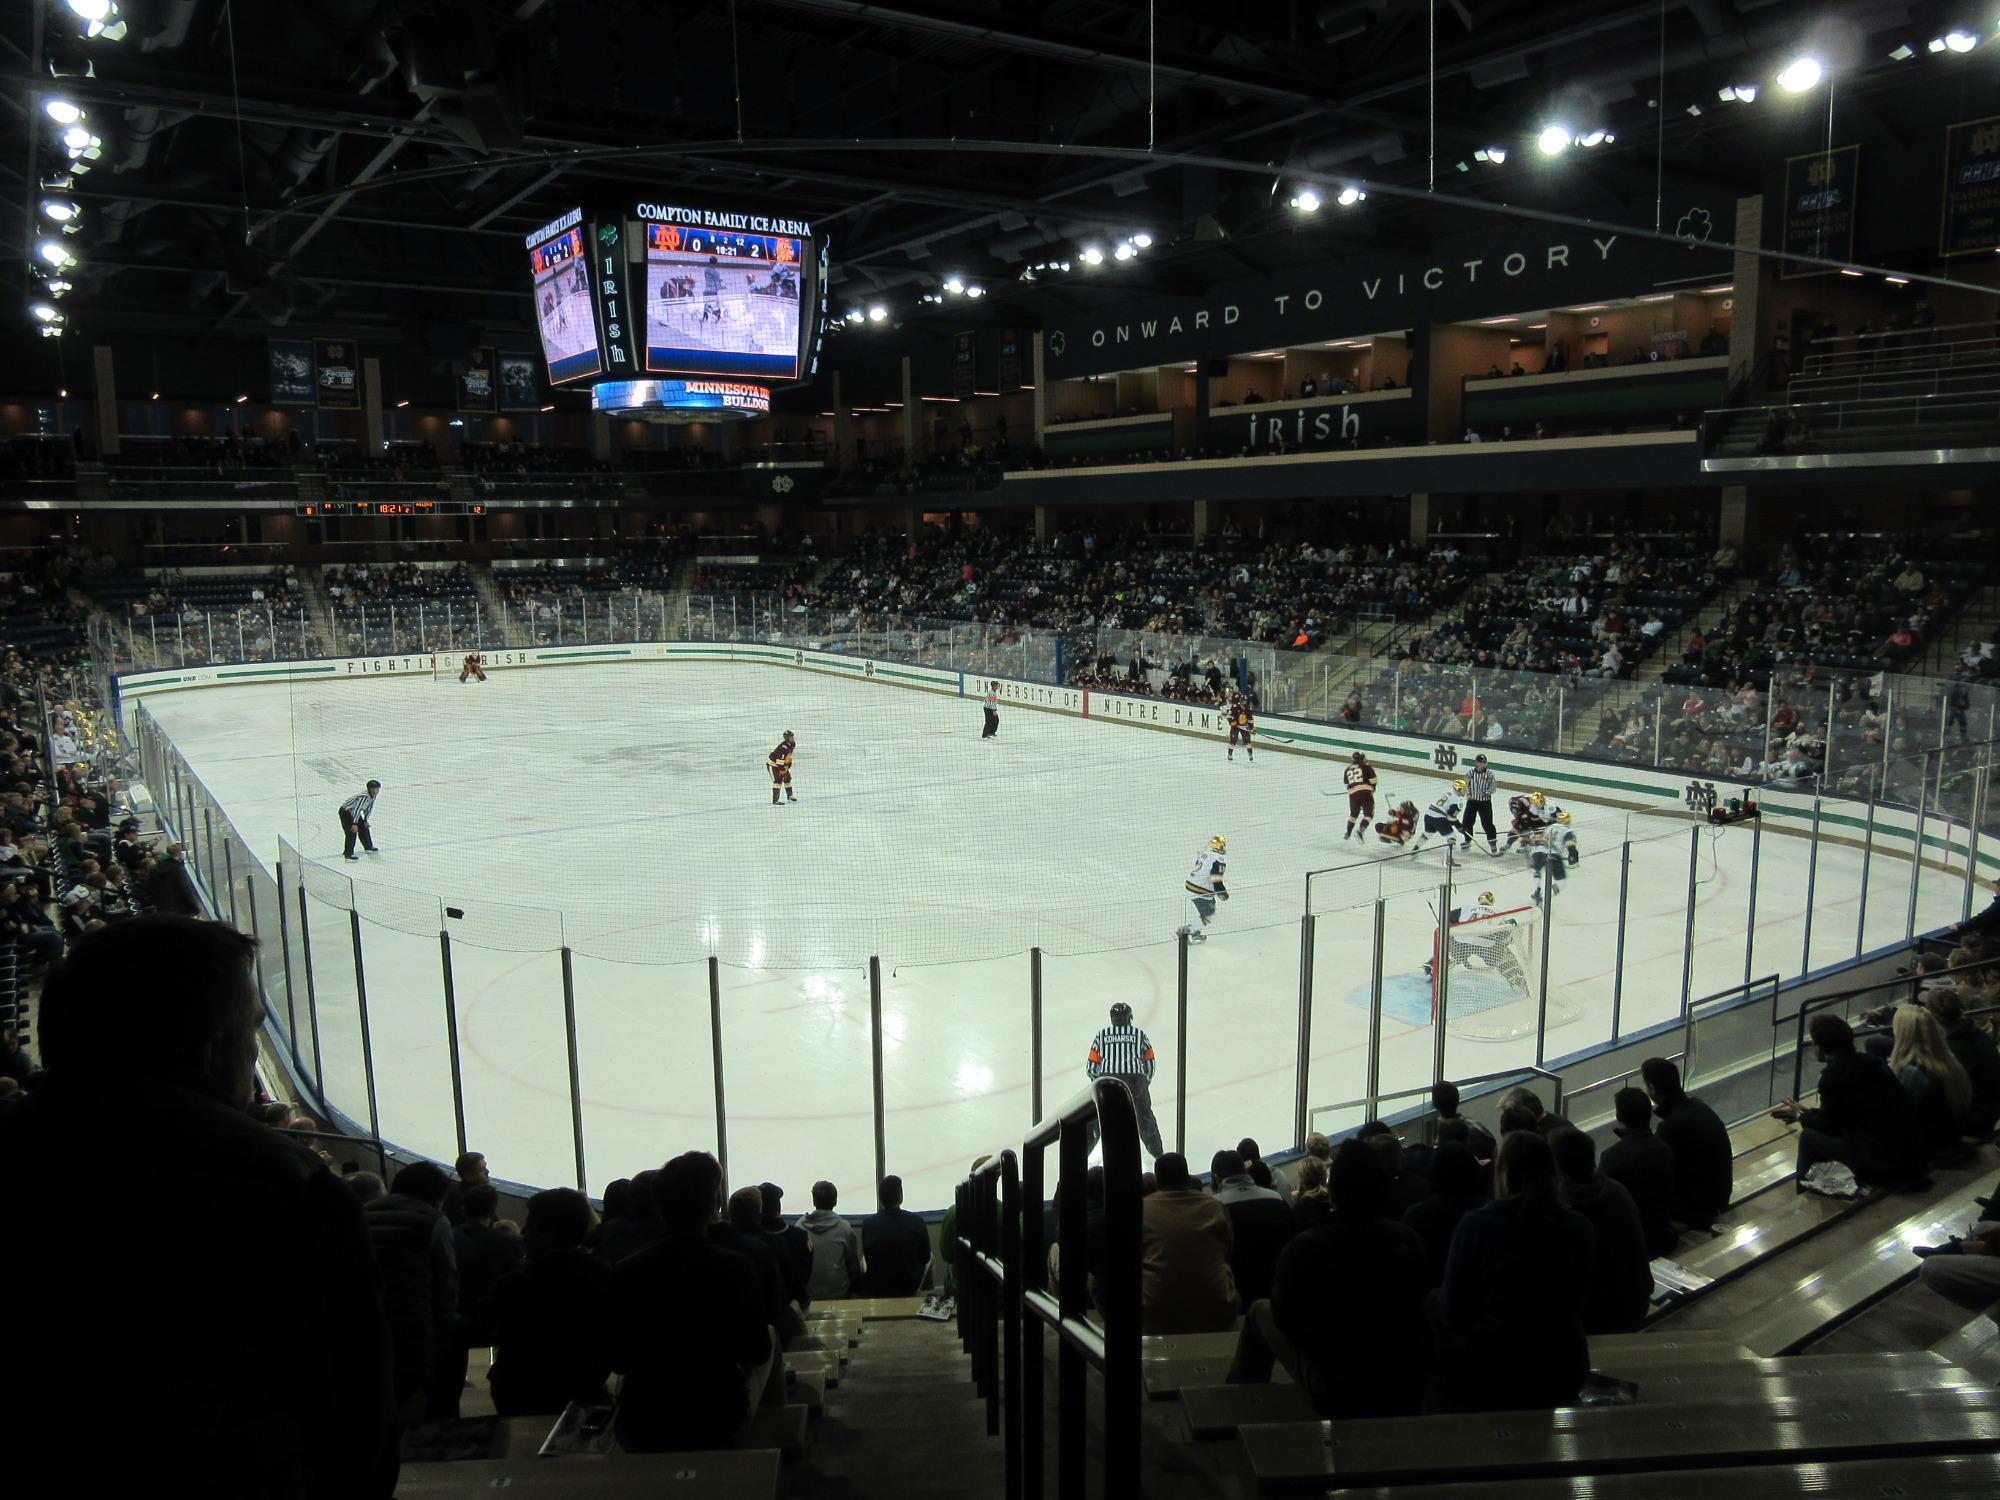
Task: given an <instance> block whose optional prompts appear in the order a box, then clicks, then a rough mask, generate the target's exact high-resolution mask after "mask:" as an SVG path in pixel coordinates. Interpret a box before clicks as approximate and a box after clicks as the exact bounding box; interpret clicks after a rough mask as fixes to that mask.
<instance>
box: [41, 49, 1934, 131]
mask: <svg viewBox="0 0 2000 1500" xmlns="http://www.w3.org/2000/svg"><path fill="white" fill-rule="evenodd" d="M1938 45H1939V46H1940V47H1942V46H1943V45H1944V43H1942V42H1940V43H1938ZM42 113H43V114H45V115H47V116H48V117H49V118H50V119H51V120H54V121H55V122H56V124H58V125H74V124H76V123H77V121H79V120H81V119H82V118H83V108H82V106H81V105H78V104H73V103H71V102H70V101H69V100H67V99H44V100H43V101H42Z"/></svg>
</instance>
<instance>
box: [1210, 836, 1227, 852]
mask: <svg viewBox="0 0 2000 1500" xmlns="http://www.w3.org/2000/svg"><path fill="white" fill-rule="evenodd" d="M1208 847H1209V848H1211V849H1213V850H1214V851H1215V852H1216V853H1217V854H1226V853H1227V852H1228V851H1229V840H1228V839H1226V838H1224V837H1223V836H1222V835H1221V834H1219V833H1218V834H1217V835H1216V836H1215V837H1214V838H1212V839H1210V840H1209V841H1208Z"/></svg>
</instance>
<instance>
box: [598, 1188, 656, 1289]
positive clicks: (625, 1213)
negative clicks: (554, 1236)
mask: <svg viewBox="0 0 2000 1500" xmlns="http://www.w3.org/2000/svg"><path fill="white" fill-rule="evenodd" d="M655 1175H656V1174H655V1173H654V1172H651V1171H647V1172H641V1173H640V1174H639V1175H638V1176H636V1177H634V1178H633V1179H632V1180H631V1182H629V1183H628V1184H626V1190H625V1192H623V1193H621V1194H619V1195H618V1196H619V1201H618V1203H617V1204H616V1206H615V1207H614V1205H613V1203H612V1195H611V1190H610V1189H609V1188H607V1189H605V1193H604V1222H603V1223H601V1224H599V1225H598V1226H597V1253H598V1254H599V1255H600V1256H601V1257H603V1260H604V1263H605V1264H606V1265H607V1266H615V1265H617V1264H618V1262H620V1261H621V1260H624V1259H625V1258H626V1257H627V1256H628V1255H636V1254H637V1253H638V1252H639V1251H641V1250H643V1249H645V1248H646V1247H647V1246H648V1245H651V1244H653V1243H655V1242H656V1241H658V1239H659V1238H660V1207H659V1199H658V1197H657V1196H656V1195H655V1193H654V1190H653V1178H654V1176H655ZM613 1186H616V1184H615V1183H614V1184H613Z"/></svg>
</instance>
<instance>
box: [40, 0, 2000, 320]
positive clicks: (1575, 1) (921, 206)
mask: <svg viewBox="0 0 2000 1500" xmlns="http://www.w3.org/2000/svg"><path fill="white" fill-rule="evenodd" d="M1959 9H1967V8H1966V7H1962V6H1959V7H1955V6H1954V5H1952V4H1950V3H1939V0H1921V3H1904V0H1843V3H1836V4H1827V3H1825V0H1818V3H1803V0H1637V3H1631V0H1584V3H1579V0H1533V3H1526V0H1302V3H1272V4H1266V5H1263V6H1258V7H1229V8H1226V9H1224V10H1221V11H1219V12H1218V11H1217V10H1215V9H1214V8H1211V7H1193V6H1186V5H1160V6H1157V7H1149V6H1147V5H1145V4H1143V3H1142V4H1130V3H1125V4H1115V3H1109V0H1008V3H1005V4H999V3H992V0H986V3H972V0H965V3H949V4H923V3H918V0H896V3H888V4H878V3H873V0H681V3H664V0H121V12H122V15H123V17H124V19H125V21H126V24H127V32H126V35H125V36H124V38H123V39H122V40H120V41H117V42H106V41H104V40H102V39H99V40H97V41H89V42H85V41H81V40H80V39H79V27H78V25H77V23H76V19H75V17H74V15H73V14H72V13H71V11H70V9H69V7H68V6H67V5H66V4H65V3H64V0H0V79H4V85H5V86H4V88H0V94H4V96H5V98H6V100H7V101H8V102H7V106H6V110H7V116H8V118H9V119H10V135H11V136H12V140H11V141H10V143H9V145H8V147H7V148H6V149H4V150H3V151H0V190H4V191H0V215H4V216H6V217H5V220H4V221H0V222H6V223H7V240H6V243H8V244H9V245H11V246H19V247H20V250H21V254H22V257H23V271H22V278H23V283H24V296H25V295H26V294H27V293H28V292H29V291H31V290H32V286H31V284H28V283H27V272H26V269H25V266H26V258H27V257H28V255H29V254H30V253H31V251H32V245H33V241H34V239H35V236H36V233H37V228H38V226H37V222H36V217H35V213H36V210H35V204H36V199H37V191H38V189H37V184H38V181H39V180H40V179H42V178H44V177H45V176H46V175H47V174H48V173H49V172H50V171H52V170H56V169H57V168H58V167H59V165H60V158H61V152H60V151H59V150H57V151H55V152H54V162H53V163H52V161H51V152H50V145H51V135H50V132H49V130H48V129H47V125H48V122H47V120H45V119H44V118H42V115H41V111H40V107H39V106H40V103H41V101H42V100H43V99H44V98H45V97H47V96H48V95H50V94H53V93H60V94H61V95H63V96H64V97H67V98H69V99H72V100H74V101H75V102H76V103H78V104H80V105H82V106H84V107H85V108H86V109H87V110H88V112H89V122H90V128H91V129H92V130H93V131H96V132H97V133H98V134H100V135H101V137H102V139H103V142H104V145H103V154H102V157H101V159H100V160H99V161H98V162H97V163H96V164H95V169H94V170H92V171H91V172H90V173H89V174H88V175H87V176H83V177H81V178H79V179H77V180H76V182H75V185H74V191H75V196H76V198H77V199H78V201H79V202H80V204H81V205H82V206H83V207H84V209H85V219H84V222H83V225H82V228H83V230H84V232H83V233H80V234H79V235H78V236H76V237H75V248H76V250H77V253H78V255H79V257H80V264H79V265H78V267H77V268H76V270H75V271H74V272H73V273H72V278H73V280H74V281H75V283H76V290H75V291H74V292H73V293H72V296H71V302H70V306H71V308H73V310H74V316H75V319H76V321H77V324H78V326H79V327H80V328H82V329H84V330H85V331H86V332H89V331H92V330H95V331H97V332H99V333H104V334H108V333H109V332H111V331H118V332H121V333H131V334H153V335H159V336H161V337H164V338H170V339H174V340H182V341H191V342H194V343H197V344H200V343H208V342H212V341H217V340H243V341H247V340H252V339H259V338H262V337H263V336H264V335H265V334H267V333H269V332H271V331H272V330H273V329H276V328H286V329H289V330H292V331H295V332H299V333H316V332H323V333H328V334H333V333H338V334H342V335H348V336H354V337H359V338H363V339H367V340H372V341H377V342H381V343H387V344H402V345H405V346H409V347H412V348H413V349H415V350H417V351H419V352H421V351H431V352H433V353H437V354H440V355H442V354H447V353H458V352H461V351H463V350H464V349H465V348H467V347H470V346H472V345H474V344H476V343H479V342H492V341H495V340H501V341H505V340H508V339H512V340H515V341H521V340H526V339H528V338H529V337H530V334H529V323H528V313H529V308H528V298H527V295H526V276H525V273H524V270H523V258H522V250H521V244H522V238H521V237H522V235H523V234H524V233H525V232H527V231H528V230H530V229H532V228H534V227H535V226H537V225H539V224H542V223H544V222H546V221H548V220H549V219H551V218H552V217H554V216H555V215H556V214H558V213H560V212H562V211H563V210H564V209H566V208H568V207H570V206H572V205H574V204H576V203H578V202H593V201H595V202H613V201H629V200H631V199H632V198H633V197H634V196H637V195H644V194H658V195H661V196H663V197H665V198H667V199H668V200H669V201H675V202H686V203H696V204H711V203H712V204H715V205H718V206H730V205H740V204H745V203H755V204H757V205H760V206H761V205H769V206H772V207H774V208H775V207H777V206H782V207H783V209H784V211H785V212H787V213H790V214H793V215H795V216H797V217H800V218H806V219H810V220H811V221H812V222H813V224H814V226H815V228H816V229H817V230H818V231H819V232H821V233H823V234H825V235H826V236H828V237H829V238H830V239H831V242H832V245H833V266H834V273H833V275H834V280H833V291H832V295H833V299H834V307H835V310H836V314H837V313H838V311H839V310H840V309H842V308H843V307H845V306H848V305H859V304H863V303H872V302H876V301H880V302H883V303H885V304H886V305H889V306H891V307H892V308H893V311H894V319H895V326H899V327H901V328H902V329H904V330H906V331H907V330H912V329H914V330H922V329H924V328H926V327H931V328H933V329H934V331H936V332H938V333H940V334H942V333H943V332H944V331H945V330H947V329H950V328H955V327H964V326H968V325H971V324H990V325H1002V326H1013V327H1035V326H1039V325H1041V324H1043V323H1044V322H1047V321H1048V320H1050V319H1051V318H1052V317H1054V316H1057V315H1059V314H1060V313H1062V312H1064V311H1068V310H1073V309H1075V308H1076V307H1077V306H1079V305H1081V303H1082V302H1083V301H1084V300H1085V299H1088V298H1091V297H1094V296H1120V297H1128V296H1131V295H1133V294H1134V293H1138V292H1143V291H1145V290H1149V289H1156V290H1164V291H1185V290H1191V289H1198V288H1201V287H1204V286H1211V285H1214V284H1216V283H1218V282H1223V281H1229V280H1233V279H1239V278H1243V277H1248V276H1255V275H1260V274H1265V273H1268V272H1270V271H1273V270H1278V269H1281V268H1283V267H1285V266H1288V265H1293V264H1300V263H1305V262H1310V261H1320V260H1325V259H1327V258H1329V257H1333V256H1338V255H1341V254H1345V253H1350V252H1356V251H1360V250H1363V249H1367V250H1372V251H1380V250H1383V249H1385V248H1402V247H1407V248H1412V249H1414V248H1418V247H1421V246H1423V245H1425V244H1428V243H1430V242H1432V241H1433V240H1435V239H1437V238H1439V237H1441V236H1444V235H1448V234H1452V233H1456V232H1462V231H1463V230H1465V229H1467V228H1468V227H1474V225H1473V223H1472V220H1473V219H1474V218H1476V217H1477V215H1476V214H1474V213H1472V212H1471V211H1469V210H1467V209H1466V208H1464V207H1462V206H1456V205H1451V206H1447V205H1439V204H1433V203H1426V202H1425V201H1423V199H1422V198H1421V197H1420V196H1406V195H1401V194H1398V195H1388V194H1381V195H1377V196H1375V197H1371V199H1370V200H1369V202H1368V203H1367V204H1366V205H1364V206H1362V207H1361V208H1360V209H1358V210H1356V211H1352V212H1347V211H1341V210H1338V209H1336V208H1335V206H1334V205H1333V204H1332V203H1331V202H1330V201H1329V202H1328V204H1327V206H1326V207H1325V208H1324V209H1322V210H1321V211H1320V212H1319V213H1317V214H1314V215H1311V216H1305V215H1301V214H1299V213H1297V212H1295V211H1294V210H1292V209H1291V208H1290V207H1288V200H1289V199H1290V197H1291V195H1292V194H1293V193H1294V192H1295V191H1296V190H1297V187H1298V185H1299V184H1300V183H1316V184H1319V185H1321V186H1322V187H1323V188H1334V189H1337V188H1338V186H1339V185H1340V184H1341V183H1343V182H1346V181H1349V180H1356V179H1361V180H1367V181H1370V182H1376V183H1385V184H1394V185H1397V186H1400V187H1405V188H1426V187H1428V186H1429V185H1430V184H1432V183H1433V182H1435V184H1436V185H1437V186H1438V187H1439V188H1447V189H1449V190H1450V191H1451V192H1452V193H1453V194H1454V195H1457V196H1471V197H1474V198H1477V199H1480V200H1483V201H1485V202H1488V203H1491V204H1493V205H1494V206H1495V208H1496V209H1498V210H1500V211H1504V206H1505V205H1509V204H1513V205H1519V206H1522V207H1527V208H1532V209H1537V210H1543V211H1565V212H1588V213H1593V214H1597V215H1600V216H1602V215H1606V214H1611V215H1615V214H1619V213H1630V212H1637V211H1644V210H1643V208H1642V209H1638V210H1635V209H1634V205H1650V204H1651V203H1652V202H1653V201H1654V200H1655V196H1656V194H1658V193H1660V192H1661V191H1662V190H1663V189H1664V190H1671V189H1672V188H1673V187H1674V186H1676V185H1680V184H1687V183H1691V182H1699V183H1701V184H1704V185H1713V186H1714V187H1716V188H1718V189H1719V190H1722V191H1735V192H1752V191H1757V190H1759V189H1760V188H1762V187H1764V186H1765V185H1766V183H1767V180H1768V175H1769V173H1770V171H1771V169H1772V166H1773V164H1774V163H1775V162H1777V161H1779V160H1780V159H1781V158H1782V157H1783V156H1784V155H1785V154H1787V153H1789V152H1796V151H1802V150H1809V149H1812V148H1813V147H1814V146H1816V145H1818V144H1820V143H1821V142H1822V141H1823V140H1824V139H1825V136H1826V132H1827V129H1828V119H1827V110H1828V98H1829V96H1828V93H1827V91H1826V90H1824V89H1822V90H1818V91H1815V92H1813V93H1811V94H1809V95H1802V96H1799V97H1798V98H1796V99H1793V98H1790V97H1787V96H1783V95H1781V94H1779V93H1778V92H1777V91H1776V90H1774V89H1772V88H1771V87H1770V85H1769V79H1770V77H1771V75H1772V74H1773V73H1774V72H1775V71H1776V69H1777V68H1778V67H1780V66H1782V64H1783V62H1784V61H1785V59H1786V58H1787V57H1789V56H1791V55H1794V54H1796V53H1798V52H1800V51H1802V50H1814V51H1817V52H1818V53H1819V54H1820V55H1822V56H1824V57H1826V58H1827V60H1828V62H1829V65H1830V67H1831V68H1832V69H1833V70H1834V71H1835V76H1836V84H1837V92H1836V93H1835V94H1834V95H1833V106H1832V107H1833V110H1834V130H1835V134H1836V135H1838V136H1839V137H1840V139H1841V140H1842V141H1846V140H1854V139H1863V140H1878V139H1887V140H1891V141H1896V142H1903V143H1908V142H1914V141H1917V140H1920V139H1928V138H1930V137H1932V136H1934V135H1935V134H1936V133H1937V131H1938V130H1939V129H1940V128H1941V126H1942V123H1944V122H1947V121H1950V120H1954V119H1964V118H1968V117H1970V116H1973V115H1976V114H1980V113H1988V112H1992V110H1993V109H1994V107H1995V105H1994V101H1995V100H1996V99H2000V87H1996V85H2000V66H1996V65H2000V41H1994V40H1992V39H1989V41H1988V43H1987V45H1985V46H1983V47H1981V48H1980V50H1979V52H1978V53H1976V54H1974V55H1973V56H1970V57H1964V58H1956V57H1954V58H1950V59H1945V60H1944V61H1945V62H1946V63H1948V64H1949V67H1948V68H1945V67H1940V65H1939V63H1938V61H1937V60H1935V59H1932V58H1929V57H1927V56H1926V55H1925V53H1924V51H1923V45H1924V37H1925V36H1927V35H1928V34H1929V32H1930V31H1931V30H1932V29H1933V28H1941V27H1944V26H1947V25H1949V24H1952V22H1953V20H1954V17H1955V14H1956V11H1957V10H1959ZM1973 13H1974V12H1973V10H1970V9H1968V14H1969V15H1971V14H1973ZM1987 20H1988V21H1989V22H1990V18H1987ZM1912 42H1913V43H1914V45H1915V47H1916V49H1917V55H1916V56H1915V57H1914V58H1912V59H1908V60H1904V61H1897V60H1893V59H1891V58H1890V56H1889V53H1890V51H1891V49H1893V48H1895V47H1896V46H1898V45H1900V44H1904V43H1912ZM52 60H53V61H54V63H55V69H56V71H55V74H52V73H51V71H50V66H49V65H50V62H51V61H52ZM86 72H87V74H88V76H85V74H86ZM57 75H60V76H57ZM1662 80H1664V84H1663V83H1662ZM1750 81H1757V82H1759V83H1761V84H1762V85H1763V87H1764V93H1763V95H1762V97H1761V98H1760V100H1759V101H1758V102H1757V103H1755V104H1753V105H1740V104H1725V103H1722V102H1719V100H1718V95H1717V91H1718V88H1719V87H1721V86H1723V85H1727V84H1731V83H1738V82H1750ZM1690 106H1693V107H1692V108H1690ZM1556 119H1561V120H1564V121H1566V122H1571V123H1573V124H1574V125H1575V126H1576V127H1577V128H1579V129H1582V128H1594V129H1604V130H1609V131H1611V132H1613V133H1614V134H1615V140H1613V141H1611V142H1607V143H1606V144H1605V145H1603V146H1602V147H1599V148H1597V149H1594V150H1591V151H1588V152H1585V151H1579V150H1572V151H1569V152H1567V153H1565V154H1564V155H1563V156H1562V157H1561V158H1560V159H1558V160H1554V161H1551V160H1548V159H1546V158H1543V157H1542V156H1540V155H1539V153H1537V152H1536V151H1535V150H1534V149H1533V146H1532V141H1533V138H1534V135H1535V132H1536V131H1537V130H1538V129H1539V127H1540V126H1541V125H1543V124H1545V123H1547V122H1549V121H1551V120H1556ZM994 143H1000V144H999V145H995V144H994ZM1492 145H1502V146H1504V147H1505V148H1506V149H1507V151H1508V157H1507V160H1506V162H1505V163H1504V164H1501V165H1497V166H1495V165H1489V164H1485V163H1480V164H1477V165H1475V166H1473V168H1472V170H1469V171H1467V170H1461V169H1460V166H1459V164H1460V163H1461V162H1467V163H1471V162H1472V160H1473V153H1474V152H1475V151H1476V150H1478V149H1479V148H1481V147H1486V146H1492ZM1009 148H1018V149H1009ZM1190 155H1193V156H1199V157H1202V158H1204V159H1206V161H1207V162H1208V163H1209V164H1205V165H1189V164H1188V163H1187V162H1186V161H1185V160H1184V158H1185V157H1187V156H1190ZM1216 162H1221V163H1226V164H1233V165H1230V166H1221V167H1218V166H1217V165H1214V164H1213V163H1216ZM1921 230H1922V226H1921V225H1918V226H1917V229H1916V231H1913V249H1912V253H1913V254H1915V253H1917V250H1919V249H1920V248H1921V241H1922V238H1923V235H1922V233H1921V232H1920V231H1921ZM1142 231H1143V232H1144V233H1146V234H1148V235H1150V236H1151V237H1152V240H1153V243H1152V245H1151V247H1150V248H1148V249H1147V250H1146V251H1145V252H1144V253H1143V254H1142V255H1140V256H1138V257H1136V258H1135V259H1133V260H1132V261H1130V262H1127V263H1123V264H1110V263H1107V264H1106V266H1105V267H1103V268H1102V269H1101V270H1100V271H1093V272H1088V273H1086V272H1084V270H1083V268H1082V267H1080V266H1079V265H1077V264H1076V263H1075V255H1076V251H1077V249H1078V248H1079V247H1080V246H1081V245H1082V244H1084V243H1086V242H1089V241H1091V240H1103V241H1104V242H1105V243H1106V244H1107V245H1108V244H1110V243H1112V242H1114V241H1115V240H1116V239H1118V238H1119V237H1121V236H1125V235H1129V234H1132V233H1136V232H1142ZM1048 260H1069V261H1071V262H1072V267H1071V270H1070V271H1069V272H1068V273H1067V274H1060V273H1058V274H1053V275H1045V276H1043V277H1040V278H1038V279H1034V280H1024V279H1023V272H1024V270H1026V269H1027V268H1028V267H1031V266H1033V265H1035V264H1037V263H1038V262H1043V261H1048ZM952 275H957V276H960V277H963V278H966V279H968V280H971V281H975V282H978V283H979V284H981V285H983V286H984V288H985V289H986V290H987V292H988V293H989V295H988V296H987V297H985V298H984V299H982V300H981V301H980V302H978V303H976V304H974V303H968V302H965V301H962V300H954V301H953V302H951V303H950V304H948V305H938V306H933V305H929V304H926V303H924V302H923V301H922V298H923V297H924V295H925V294H926V293H935V292H936V291H937V290H938V288H939V287H940V286H941V284H942V283H943V282H944V280H945V278H946V277H948V276H952ZM23 331H24V332H25V331H26V330H25V328H24V330H23ZM890 332H891V333H892V334H893V332H894V327H892V329H891V330H890ZM874 334H875V330H871V329H861V330H850V331H848V332H847V333H846V334H845V339H846V340H847V341H848V343H849V344H851V343H852V341H854V340H857V339H861V338H866V337H870V336H874ZM841 347H842V345H840V344H836V356H835V357H836V359H838V358H839V350H840V348H841Z"/></svg>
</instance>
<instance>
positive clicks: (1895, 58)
mask: <svg viewBox="0 0 2000 1500" xmlns="http://www.w3.org/2000/svg"><path fill="white" fill-rule="evenodd" d="M1916 55H1917V49H1916V48H1914V47H1912V46H1911V45H1910V44H1909V43H1908V42H1904V43H1903V44H1902V45H1901V46H1900V47H1898V48H1897V49H1896V50H1895V51H1894V52H1891V53H1890V54H1889V60H1890V61H1891V62H1908V61H1909V60H1910V59H1911V58H1913V57H1915V56H1916Z"/></svg>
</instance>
